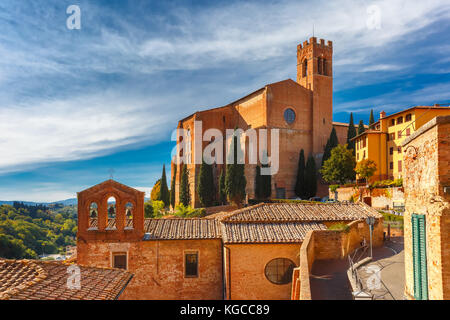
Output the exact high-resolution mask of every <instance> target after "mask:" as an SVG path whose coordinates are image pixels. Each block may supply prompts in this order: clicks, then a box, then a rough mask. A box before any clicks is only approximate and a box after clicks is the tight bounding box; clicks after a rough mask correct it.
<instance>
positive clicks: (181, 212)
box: [174, 203, 206, 218]
mask: <svg viewBox="0 0 450 320" xmlns="http://www.w3.org/2000/svg"><path fill="white" fill-rule="evenodd" d="M174 215H175V216H177V217H180V218H202V217H204V216H206V210H205V208H200V209H193V208H191V207H190V206H185V205H183V204H182V203H181V204H179V205H177V206H176V207H175V213H174Z"/></svg>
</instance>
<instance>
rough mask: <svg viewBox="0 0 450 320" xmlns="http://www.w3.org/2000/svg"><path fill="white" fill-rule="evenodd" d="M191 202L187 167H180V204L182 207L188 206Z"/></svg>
mask: <svg viewBox="0 0 450 320" xmlns="http://www.w3.org/2000/svg"><path fill="white" fill-rule="evenodd" d="M190 202H191V195H190V191H189V173H188V169H187V166H186V165H185V164H183V165H182V169H181V182H180V203H182V204H183V205H184V206H186V207H187V206H189V204H190Z"/></svg>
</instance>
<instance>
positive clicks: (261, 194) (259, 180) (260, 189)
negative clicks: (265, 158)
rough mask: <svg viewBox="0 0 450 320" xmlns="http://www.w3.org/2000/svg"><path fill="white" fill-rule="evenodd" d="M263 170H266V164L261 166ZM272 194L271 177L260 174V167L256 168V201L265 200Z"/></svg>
mask: <svg viewBox="0 0 450 320" xmlns="http://www.w3.org/2000/svg"><path fill="white" fill-rule="evenodd" d="M262 167H263V168H268V167H269V166H268V165H267V164H263V165H262ZM271 194H272V176H271V175H270V174H269V175H267V174H264V175H262V174H261V167H260V166H256V175H255V195H256V197H257V198H258V199H267V198H269V197H270V196H271Z"/></svg>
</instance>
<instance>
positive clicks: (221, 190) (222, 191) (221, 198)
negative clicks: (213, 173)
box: [219, 169, 227, 205]
mask: <svg viewBox="0 0 450 320" xmlns="http://www.w3.org/2000/svg"><path fill="white" fill-rule="evenodd" d="M219 201H220V204H222V205H223V204H225V203H226V202H227V192H226V190H225V174H224V170H223V169H222V172H221V173H220V178H219Z"/></svg>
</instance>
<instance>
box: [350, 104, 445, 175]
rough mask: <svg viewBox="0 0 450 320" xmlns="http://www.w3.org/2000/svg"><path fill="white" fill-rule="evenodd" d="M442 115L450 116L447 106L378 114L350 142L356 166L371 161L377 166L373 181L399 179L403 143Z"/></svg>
mask: <svg viewBox="0 0 450 320" xmlns="http://www.w3.org/2000/svg"><path fill="white" fill-rule="evenodd" d="M444 115H450V107H449V106H441V105H434V106H416V107H412V108H408V109H406V110H403V111H400V112H397V113H394V114H391V115H389V116H386V113H385V112H384V111H382V112H380V120H378V121H377V122H375V123H374V124H373V125H371V126H370V128H369V129H368V130H366V131H365V132H363V133H362V134H360V135H357V136H356V137H354V138H353V140H355V149H356V150H355V153H356V162H359V161H361V160H363V159H371V160H373V161H374V162H375V163H376V165H377V171H376V172H375V174H374V176H373V177H372V179H371V180H372V181H375V180H385V179H398V178H401V177H402V171H403V168H402V167H403V150H402V147H401V143H402V142H403V140H404V139H405V138H406V137H408V136H410V135H411V134H412V133H413V132H415V131H416V130H417V129H419V128H420V127H421V126H423V125H424V124H425V123H427V122H428V121H430V120H431V119H433V118H435V117H437V116H444Z"/></svg>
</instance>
